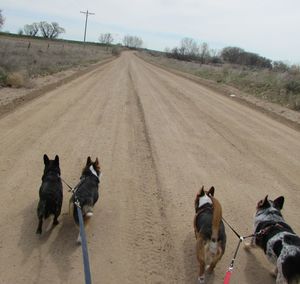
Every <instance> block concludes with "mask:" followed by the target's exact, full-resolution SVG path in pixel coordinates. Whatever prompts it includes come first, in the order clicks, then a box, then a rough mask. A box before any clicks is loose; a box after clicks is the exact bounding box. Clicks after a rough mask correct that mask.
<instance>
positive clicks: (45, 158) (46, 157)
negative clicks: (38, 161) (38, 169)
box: [44, 154, 49, 165]
mask: <svg viewBox="0 0 300 284" xmlns="http://www.w3.org/2000/svg"><path fill="white" fill-rule="evenodd" d="M44 164H45V165H48V164H49V158H48V156H47V155H46V154H44Z"/></svg>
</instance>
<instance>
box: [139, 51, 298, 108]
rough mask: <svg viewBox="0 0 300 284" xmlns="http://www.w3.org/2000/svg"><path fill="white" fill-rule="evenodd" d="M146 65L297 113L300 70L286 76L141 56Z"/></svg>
mask: <svg viewBox="0 0 300 284" xmlns="http://www.w3.org/2000/svg"><path fill="white" fill-rule="evenodd" d="M139 56H141V57H142V58H144V59H145V60H147V61H149V62H153V63H156V64H160V65H162V66H165V67H169V68H173V69H175V70H178V71H182V72H186V73H190V74H193V75H196V76H199V77H200V78H204V79H209V80H212V81H215V82H217V83H220V84H226V85H229V86H232V87H235V88H237V89H238V90H240V91H242V92H245V93H248V94H250V95H253V96H255V97H258V98H260V99H263V100H266V101H269V102H273V103H277V104H280V105H282V106H285V107H288V108H290V109H292V110H296V111H300V70H299V69H297V68H295V69H291V70H289V71H285V72H278V71H272V70H269V69H251V68H246V67H241V66H233V65H228V64H219V65H204V64H199V63H194V62H187V61H179V60H176V59H172V58H167V57H165V56H162V55H157V54H151V53H148V52H140V53H139Z"/></svg>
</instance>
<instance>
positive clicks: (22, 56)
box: [0, 35, 112, 87]
mask: <svg viewBox="0 0 300 284" xmlns="http://www.w3.org/2000/svg"><path fill="white" fill-rule="evenodd" d="M111 56H112V49H111V48H107V47H105V46H101V45H97V44H88V43H87V44H82V43H76V42H68V41H59V40H57V41H56V40H44V39H34V38H26V37H9V36H5V35H0V86H1V85H2V86H10V85H12V86H15V87H20V86H23V85H26V82H27V81H28V78H32V77H35V76H38V75H42V76H43V75H49V74H53V73H56V72H59V71H62V70H65V69H68V68H71V67H73V66H78V65H87V64H90V63H94V62H97V61H101V60H103V59H106V58H108V57H111Z"/></svg>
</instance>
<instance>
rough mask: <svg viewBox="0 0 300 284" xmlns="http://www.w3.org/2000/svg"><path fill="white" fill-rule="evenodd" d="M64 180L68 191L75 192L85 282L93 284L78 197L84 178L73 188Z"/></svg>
mask: <svg viewBox="0 0 300 284" xmlns="http://www.w3.org/2000/svg"><path fill="white" fill-rule="evenodd" d="M61 180H62V182H63V183H64V184H65V185H66V186H67V187H68V188H69V190H68V192H72V193H74V200H75V202H74V204H75V206H76V209H77V215H78V220H79V229H80V230H79V232H80V238H81V249H82V257H83V267H84V278H85V284H91V283H92V278H91V270H90V262H89V254H88V249H87V241H86V236H85V231H84V223H83V217H82V211H81V207H80V203H79V201H78V199H77V198H76V190H77V189H78V187H79V186H80V185H81V183H82V182H83V180H84V179H80V181H79V183H78V184H77V185H76V186H75V187H74V188H72V187H71V186H70V185H69V184H68V183H67V182H66V181H65V180H64V179H63V178H61Z"/></svg>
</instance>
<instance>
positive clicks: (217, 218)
mask: <svg viewBox="0 0 300 284" xmlns="http://www.w3.org/2000/svg"><path fill="white" fill-rule="evenodd" d="M211 200H212V203H213V217H212V234H211V241H210V251H211V253H213V254H216V253H217V248H218V239H219V231H220V225H221V222H222V207H221V204H220V202H219V201H218V200H217V199H216V198H214V197H213V196H211Z"/></svg>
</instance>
